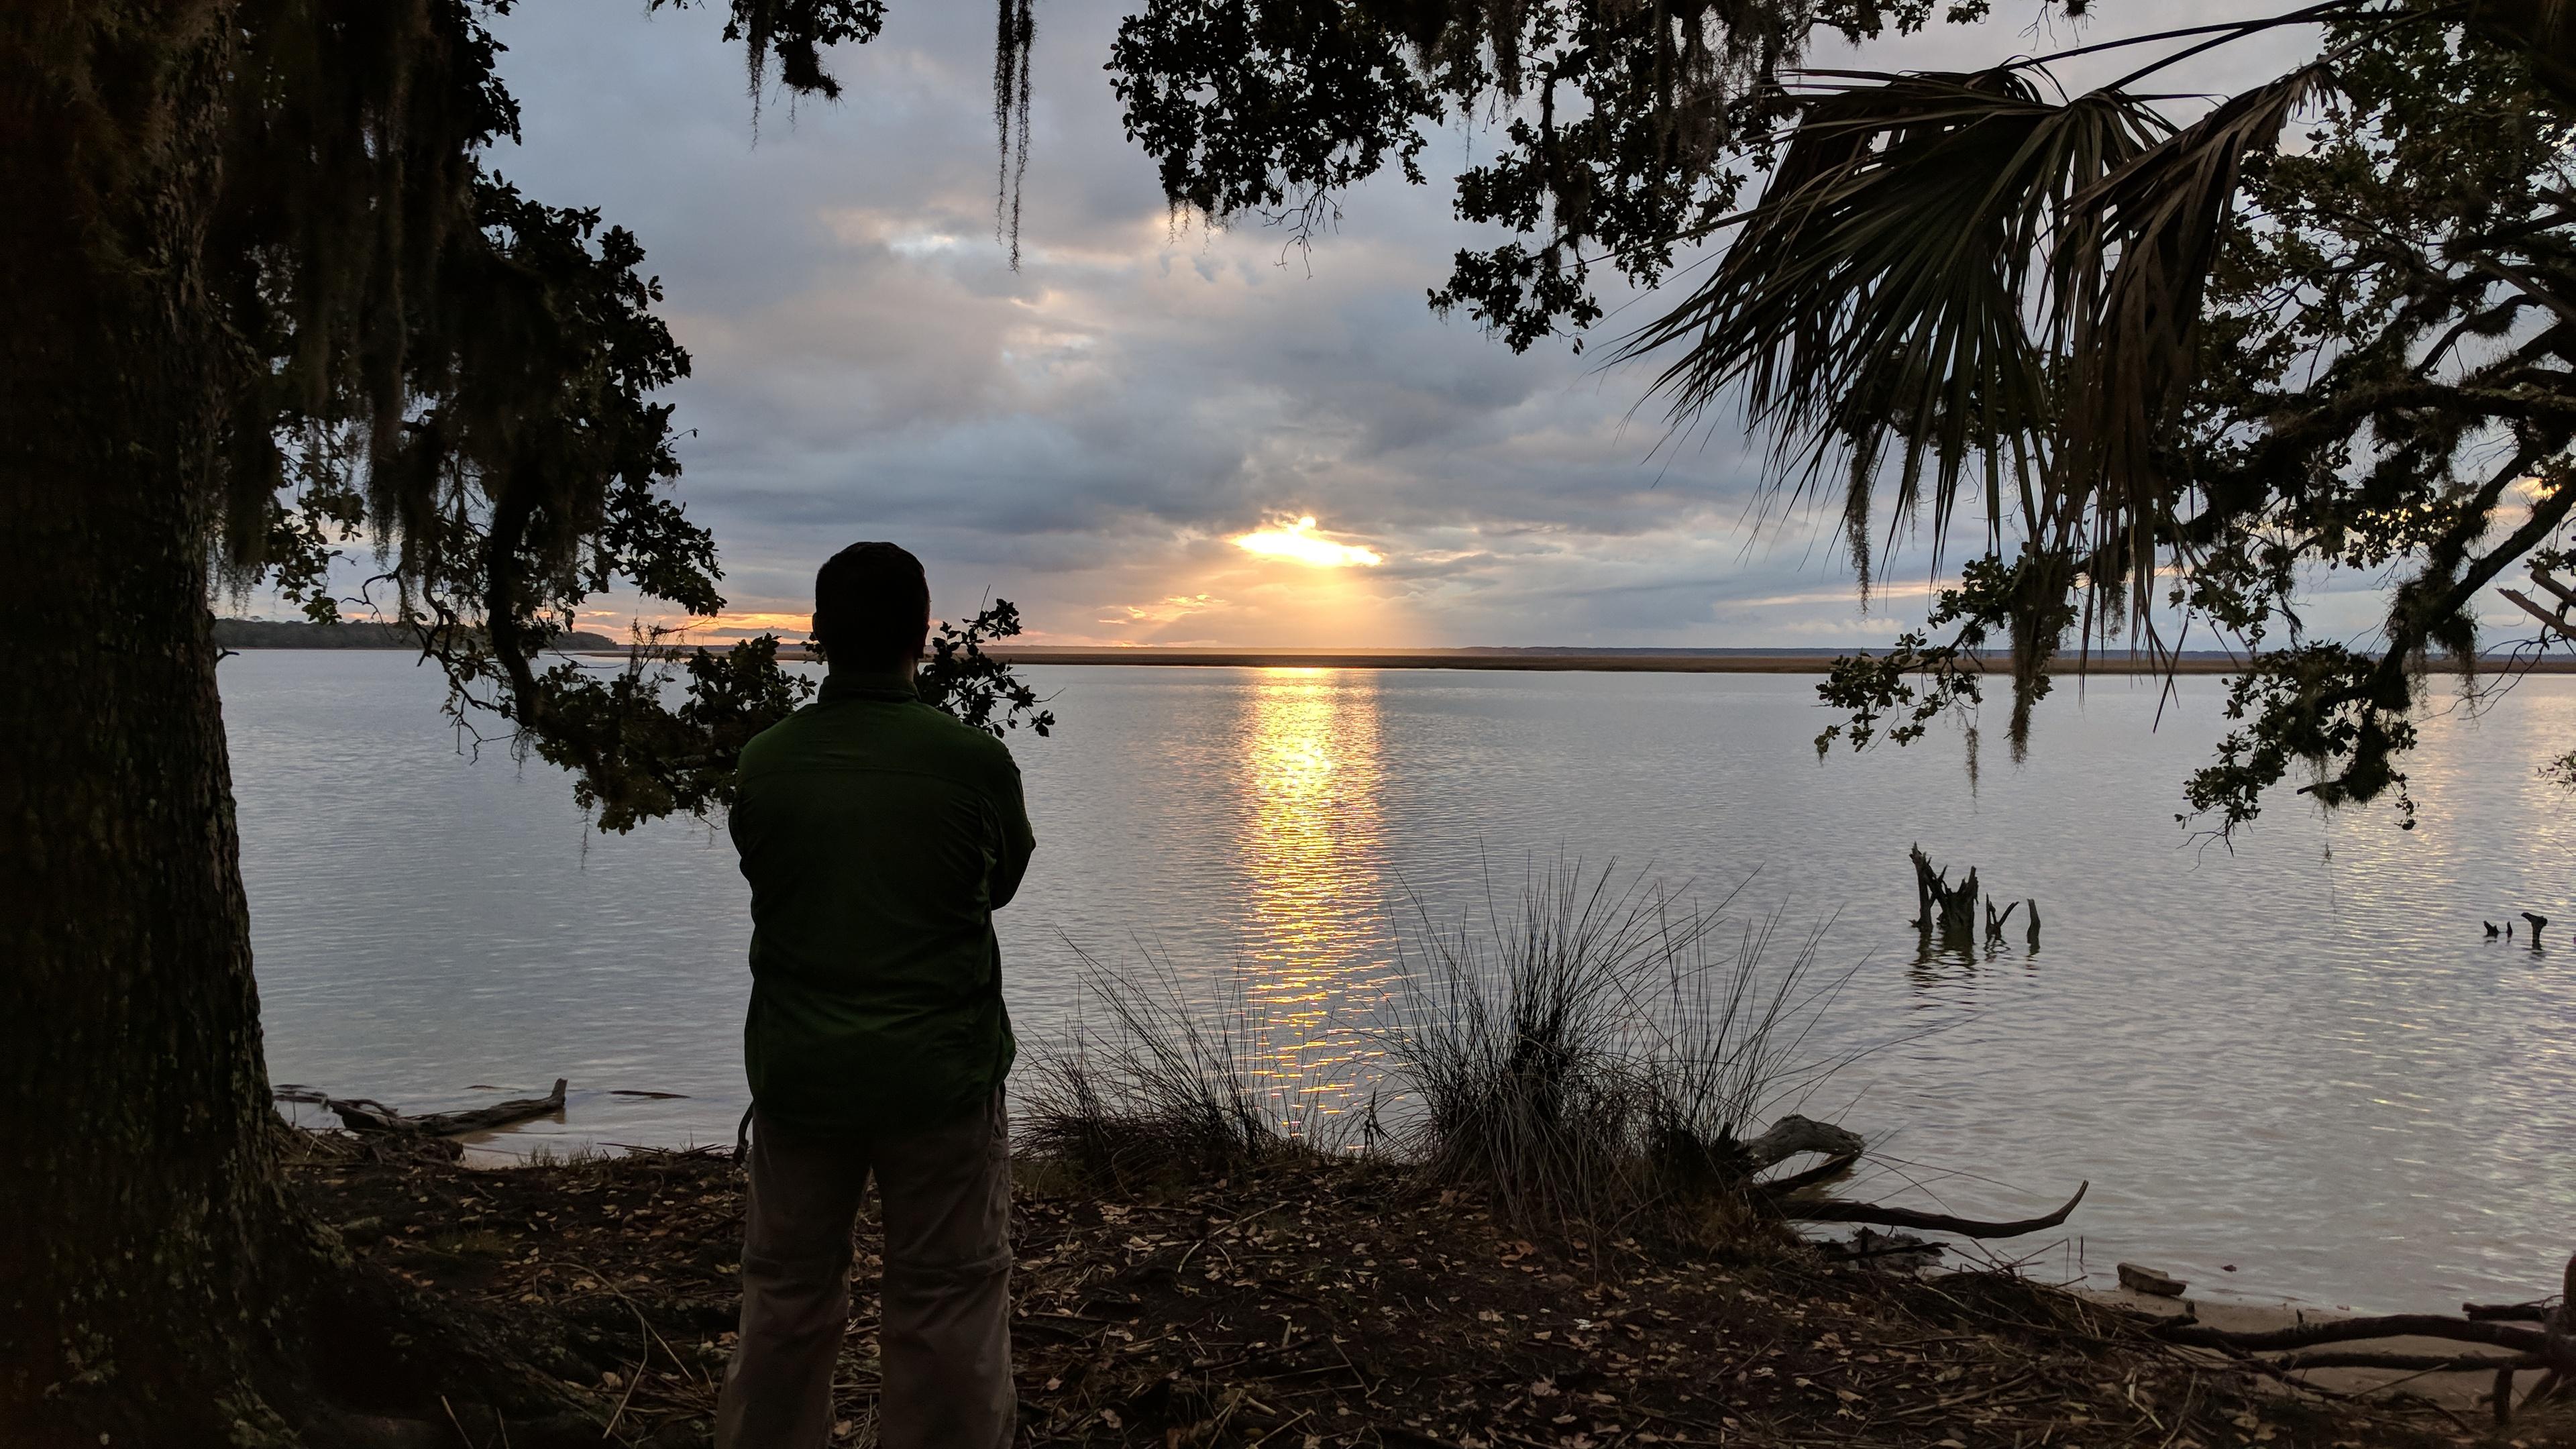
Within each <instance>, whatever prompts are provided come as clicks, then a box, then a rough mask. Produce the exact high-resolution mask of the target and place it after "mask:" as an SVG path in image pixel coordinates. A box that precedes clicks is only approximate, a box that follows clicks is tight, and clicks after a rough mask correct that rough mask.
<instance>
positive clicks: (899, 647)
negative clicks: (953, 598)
mask: <svg viewBox="0 0 2576 1449" xmlns="http://www.w3.org/2000/svg"><path fill="white" fill-rule="evenodd" d="M929 632H930V576H929V575H927V574H925V573H923V572H922V570H921V560H919V559H917V558H914V557H913V556H912V555H911V553H910V552H908V551H906V550H904V549H901V548H898V547H896V546H895V545H893V544H890V543H854V544H851V545H850V546H849V547H848V548H845V549H843V550H841V551H840V552H839V553H836V554H834V555H832V557H831V559H830V560H829V561H828V562H826V563H825V564H824V565H823V568H822V571H821V572H820V573H817V574H815V575H814V637H815V638H816V639H818V640H820V641H821V642H822V645H823V653H824V656H825V657H826V658H828V659H829V660H830V661H831V662H832V663H833V664H835V665H846V666H849V667H852V668H857V669H894V668H898V667H900V666H902V665H903V664H904V663H905V662H906V661H907V660H912V659H918V658H920V657H921V640H922V636H923V635H925V634H927V633H929Z"/></svg>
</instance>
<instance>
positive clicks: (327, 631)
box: [215, 619, 626, 649]
mask: <svg viewBox="0 0 2576 1449" xmlns="http://www.w3.org/2000/svg"><path fill="white" fill-rule="evenodd" d="M215 646H216V647H217V648H220V649H418V648H419V647H420V635H419V633H418V632H417V631H416V630H414V629H413V628H412V626H411V625H409V624H380V623H372V622H357V621H352V622H349V623H345V624H306V623H302V622H293V623H289V622H284V621H277V620H269V619H217V620H216V621H215ZM553 647H555V648H557V649H622V648H624V647H626V646H624V645H622V644H620V643H618V642H617V641H616V640H614V639H611V638H609V637H608V636H607V635H605V634H593V633H590V632H589V631H587V630H576V631H574V632H573V633H570V634H566V635H564V636H562V637H561V638H558V639H557V640H555V642H554V646H553Z"/></svg>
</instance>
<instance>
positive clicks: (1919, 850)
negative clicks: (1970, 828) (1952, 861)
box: [1909, 845, 1977, 943]
mask: <svg viewBox="0 0 2576 1449" xmlns="http://www.w3.org/2000/svg"><path fill="white" fill-rule="evenodd" d="M1909 854H1911V855H1912V856H1913V857H1914V898H1915V905H1916V907H1917V909H1918V912H1919V914H1917V916H1916V917H1915V920H1914V926H1915V929H1917V930H1920V931H1930V930H1932V929H1933V928H1935V927H1938V928H1939V929H1940V932H1941V934H1942V936H1943V937H1944V938H1945V939H1949V940H1953V941H1958V942H1963V943H1964V942H1973V941H1974V940H1975V939H1976V932H1977V870H1976V867H1974V866H1970V867H1969V868H1968V876H1967V879H1965V880H1962V881H1960V882H1959V883H1958V884H1957V885H1952V884H1950V878H1949V877H1950V873H1949V872H1948V871H1946V870H1934V869H1933V868H1932V860H1931V857H1929V856H1926V855H1925V854H1924V853H1923V847H1922V846H1921V845H1916V846H1914V847H1913V848H1912V850H1911V851H1910V852H1909Z"/></svg>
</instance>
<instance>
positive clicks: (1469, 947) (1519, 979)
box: [1390, 861, 1849, 1231]
mask: <svg viewBox="0 0 2576 1449" xmlns="http://www.w3.org/2000/svg"><path fill="white" fill-rule="evenodd" d="M1741 889H1742V887H1740V886H1739V887H1738V888H1737V891H1734V892H1729V893H1728V894H1727V895H1726V896H1724V897H1722V898H1720V899H1719V900H1718V901H1716V902H1715V903H1714V904H1713V905H1707V906H1701V905H1697V904H1693V903H1690V902H1687V901H1684V900H1680V899H1677V898H1675V897H1674V896H1672V895H1671V894H1669V893H1667V892H1666V891H1665V890H1663V889H1662V888H1661V887H1660V886H1658V885H1656V884H1655V883H1653V882H1652V881H1650V880H1649V879H1647V878H1646V877H1645V876H1644V875H1642V874H1640V875H1637V876H1633V877H1630V878H1628V879H1626V880H1625V881H1624V882H1623V881H1622V880H1621V879H1620V878H1619V877H1618V875H1617V874H1616V872H1615V870H1613V869H1604V870H1602V871H1601V872H1599V873H1598V874H1597V875H1588V874H1586V873H1585V872H1584V871H1583V869H1582V867H1581V866H1580V865H1579V864H1568V863H1565V862H1561V861H1560V862H1558V863H1557V864H1556V865H1554V866H1552V867H1550V868H1548V869H1545V870H1543V871H1539V872H1537V873H1535V874H1533V875H1531V876H1530V877H1528V878H1526V879H1525V880H1524V882H1523V885H1522V888H1521V890H1520V892H1519V900H1518V904H1517V908H1516V909H1511V910H1504V909H1501V908H1498V907H1497V906H1496V905H1495V903H1494V900H1493V893H1492V892H1491V890H1490V889H1489V891H1488V893H1487V903H1488V904H1487V919H1486V921H1485V923H1484V924H1483V926H1482V927H1481V928H1479V927H1477V926H1475V925H1473V924H1462V925H1460V926H1459V927H1457V928H1456V929H1454V930H1450V931H1441V930H1437V929H1428V927H1429V923H1428V922H1427V921H1426V922H1425V926H1426V928H1427V929H1426V930H1425V931H1424V932H1423V934H1422V938H1421V944H1420V945H1418V946H1407V947H1406V948H1405V952H1404V954H1405V956H1406V958H1407V959H1406V962H1405V965H1406V966H1407V967H1408V968H1409V969H1408V970H1407V971H1406V972H1405V974H1404V979H1405V982H1406V986H1405V989H1403V990H1401V991H1399V992H1398V993H1397V994H1396V996H1395V997H1394V1001H1393V1005H1394V1010H1395V1012H1396V1017H1397V1020H1396V1023H1395V1029H1394V1031H1393V1032H1392V1033H1391V1035H1392V1039H1393V1041H1392V1047H1391V1050H1390V1056H1391V1058H1392V1059H1393V1063H1394V1065H1393V1068H1392V1075H1393V1076H1394V1077H1395V1078H1396V1080H1397V1081H1398V1082H1399V1083H1401V1085H1402V1086H1404V1087H1405V1088H1406V1089H1407V1093H1408V1095H1409V1096H1410V1097H1411V1098H1412V1099H1413V1100H1414V1102H1415V1103H1416V1104H1417V1106H1418V1111H1417V1112H1416V1114H1415V1115H1414V1117H1413V1119H1412V1121H1411V1123H1410V1125H1409V1127H1408V1128H1407V1129H1406V1130H1404V1131H1402V1132H1401V1133H1400V1135H1399V1138H1398V1140H1399V1142H1400V1143H1401V1145H1402V1147H1401V1150H1402V1151H1403V1153H1404V1155H1405V1156H1406V1157H1407V1158H1408V1159H1409V1160H1411V1161H1412V1162H1413V1163H1415V1164H1416V1165H1417V1166H1418V1167H1419V1168H1420V1169H1421V1170H1422V1171H1424V1172H1425V1173H1427V1174H1429V1175H1430V1176H1431V1177H1432V1178H1433V1179H1435V1180H1437V1181H1441V1182H1444V1183H1453V1184H1458V1185H1466V1186H1473V1187H1476V1188H1479V1189H1481V1190H1482V1191H1483V1192H1485V1193H1486V1194H1487V1195H1488V1196H1489V1197H1490V1199H1491V1201H1492V1202H1493V1204H1494V1206H1495V1208H1496V1210H1497V1211H1499V1212H1500V1213H1502V1214H1503V1215H1505V1216H1506V1217H1507V1218H1509V1219H1512V1220H1515V1221H1518V1222H1521V1223H1523V1224H1527V1225H1533V1226H1534V1225H1538V1224H1541V1223H1552V1224H1554V1225H1557V1226H1560V1227H1566V1226H1571V1225H1573V1224H1577V1223H1583V1224H1590V1225H1592V1226H1593V1228H1594V1229H1595V1230H1596V1231H1617V1230H1619V1229H1621V1228H1622V1227H1625V1226H1629V1225H1633V1224H1635V1223H1637V1222H1639V1221H1640V1220H1641V1219H1643V1218H1645V1217H1646V1216H1648V1215H1650V1214H1653V1213H1655V1212H1658V1211H1660V1210H1665V1209H1674V1208H1686V1209H1689V1210H1692V1211H1700V1210H1703V1209H1705V1208H1707V1207H1709V1206H1711V1205H1712V1204H1714V1203H1718V1202H1720V1201H1721V1200H1723V1199H1725V1198H1727V1197H1728V1196H1730V1195H1735V1194H1740V1193H1741V1192H1743V1191H1744V1190H1745V1189H1746V1188H1747V1186H1748V1185H1749V1183H1750V1181H1751V1179H1752V1177H1753V1176H1754V1174H1755V1172H1756V1171H1757V1170H1758V1168H1759V1166H1760V1164H1757V1163H1755V1162H1753V1161H1752V1160H1751V1159H1750V1158H1749V1157H1748V1156H1747V1154H1746V1153H1745V1151H1744V1146H1743V1144H1744V1142H1745V1141H1746V1139H1747V1138H1748V1136H1750V1135H1751V1133H1752V1132H1753V1131H1755V1130H1757V1128H1756V1124H1757V1123H1758V1121H1759V1120H1760V1118H1761V1117H1762V1116H1763V1115H1764V1114H1765V1113H1766V1112H1769V1111H1773V1110H1779V1109H1784V1108H1786V1107H1788V1106H1790V1105H1793V1104H1794V1103H1795V1102H1796V1101H1797V1100H1799V1099H1801V1098H1802V1097H1803V1095H1804V1093H1805V1092H1806V1091H1808V1090H1810V1089H1812V1087H1813V1086H1814V1085H1815V1084H1816V1083H1817V1082H1819V1081H1821V1080H1822V1078H1823V1077H1824V1076H1825V1075H1827V1074H1829V1073H1830V1072H1831V1071H1832V1070H1833V1069H1834V1068H1835V1067H1837V1066H1839V1065H1840V1064H1841V1062H1842V1060H1844V1058H1836V1057H1827V1058H1823V1059H1815V1058H1812V1057H1811V1056H1810V1055H1809V1053H1808V1043H1809V1041H1810V1039H1811V1037H1812V1035H1813V1033H1814V1031H1815V1028H1816V1027H1817V1025H1818V1023H1819V1021H1820V1019H1821V1017H1822V1014H1823V1012H1824V1009H1825V1007H1826V1006H1827V1005H1828V1004H1829V1003H1830V1001H1831V1000H1832V997H1833V994H1834V993H1835V991H1837V990H1838V989H1839V987H1840V986H1841V984H1842V982H1843V981H1844V980H1848V979H1849V977H1848V973H1846V974H1845V975H1844V976H1843V977H1841V978H1837V979H1833V980H1828V981H1823V982H1819V981H1817V980H1816V979H1815V972H1814V967H1815V964H1816V959H1817V946H1818V939H1817V938H1816V937H1812V936H1811V937H1810V938H1809V939H1808V940H1807V941H1806V943H1805V944H1804V945H1803V946H1802V947H1800V948H1799V949H1797V950H1796V951H1794V952H1793V953H1792V954H1791V955H1790V958H1789V959H1788V960H1787V961H1786V962H1783V963H1779V964H1776V965H1775V964H1773V958H1774V957H1775V956H1776V954H1777V953H1776V950H1775V943H1774V936H1775V933H1776V929H1777V924H1778V922H1777V918H1776V917H1774V918H1772V919H1770V920H1766V921H1761V922H1755V923H1751V924H1748V925H1742V926H1737V925H1735V924H1733V922H1732V920H1731V918H1730V917H1729V916H1728V914H1727V911H1728V908H1729V907H1730V906H1731V905H1732V904H1733V901H1734V898H1735V895H1736V894H1737V893H1739V892H1740V891H1741Z"/></svg>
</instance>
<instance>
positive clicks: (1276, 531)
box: [1234, 515, 1386, 569]
mask: <svg viewBox="0 0 2576 1449" xmlns="http://www.w3.org/2000/svg"><path fill="white" fill-rule="evenodd" d="M1314 528H1315V520H1314V517H1313V516H1312V515H1308V516H1307V517H1304V518H1300V519H1298V520H1296V521H1295V522H1293V523H1274V524H1272V525H1271V526H1270V527H1268V528H1264V529H1260V530H1257V531H1255V532H1252V533H1247V534H1242V535H1239V536H1238V537H1237V538H1236V539H1235V540H1234V546H1235V547H1236V548H1239V549H1242V550H1243V551H1244V552H1245V553H1257V554H1260V555H1262V556H1263V557H1265V558H1284V559H1288V560H1290V561H1291V562H1294V563H1301V564H1306V565H1309V566H1311V567H1314V568H1319V569H1346V568H1352V567H1359V568H1372V569H1373V568H1376V567H1377V566H1378V565H1379V564H1382V563H1384V562H1386V558H1385V556H1384V555H1382V554H1380V553H1379V552H1378V551H1377V550H1376V549H1373V548H1362V547H1360V546H1359V545H1358V544H1355V543H1335V542H1333V541H1332V540H1331V539H1329V538H1318V537H1316V536H1315V532H1314Z"/></svg>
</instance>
